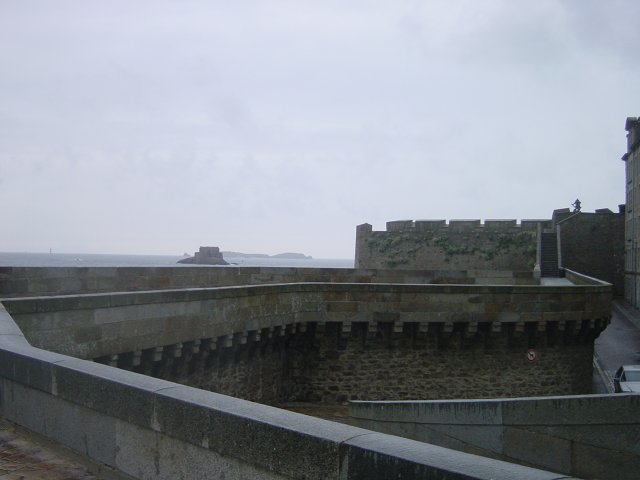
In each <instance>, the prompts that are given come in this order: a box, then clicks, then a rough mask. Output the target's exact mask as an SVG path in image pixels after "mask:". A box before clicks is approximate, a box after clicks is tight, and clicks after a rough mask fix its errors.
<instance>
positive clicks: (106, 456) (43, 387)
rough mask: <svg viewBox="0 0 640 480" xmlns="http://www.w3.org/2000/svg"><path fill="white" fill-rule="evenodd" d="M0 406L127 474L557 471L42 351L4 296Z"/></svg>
mask: <svg viewBox="0 0 640 480" xmlns="http://www.w3.org/2000/svg"><path fill="white" fill-rule="evenodd" d="M0 415H2V416H3V417H4V418H6V419H8V420H10V421H12V422H15V423H17V424H19V425H22V426H24V427H26V428H28V429H30V430H32V431H34V432H37V433H39V434H41V435H44V436H46V437H48V438H49V439H51V440H54V441H56V442H59V443H61V444H63V445H66V446H67V447H69V448H71V449H73V450H75V451H76V452H78V453H80V454H84V455H87V456H88V457H90V458H91V459H93V460H95V461H97V462H101V463H103V464H105V465H108V466H110V467H112V468H114V469H116V470H117V471H118V472H120V473H123V474H126V475H129V476H131V477H132V478H136V479H148V478H155V479H160V480H164V479H167V480H168V479H175V478H189V479H193V480H200V479H202V480H204V479H207V478H226V479H227V480H239V479H249V478H251V479H256V478H259V479H265V480H273V479H279V478H306V479H310V480H315V479H337V478H341V479H352V480H359V479H363V480H364V479H370V478H406V479H412V478H416V479H417V478H439V479H442V480H457V479H460V478H462V477H464V478H466V479H470V480H473V479H477V480H488V479H494V480H507V479H513V478H527V479H529V480H553V479H557V478H558V477H557V474H554V473H551V472H545V471H542V470H535V469H531V468H527V467H521V466H517V465H512V464H508V463H505V462H500V461H497V460H490V459H485V458H481V457H477V456H473V455H468V454H464V453H460V452H455V451H452V450H448V449H445V448H441V447H436V446H433V445H428V444H425V443H421V442H416V441H412V440H408V439H402V438H398V437H393V436H389V435H384V434H380V433H375V432H372V431H369V430H364V429H360V428H355V427H350V426H346V425H341V424H337V423H333V422H328V421H324V420H320V419H316V418H312V417H308V416H305V415H299V414H296V413H292V412H287V411H283V410H279V409H276V408H272V407H268V406H266V405H260V404H256V403H251V402H247V401H244V400H240V399H237V398H232V397H227V396H224V395H218V394H215V393H211V392H205V391H202V390H198V389H194V388H191V387H187V386H182V385H178V384H175V383H171V382H167V381H164V380H160V379H155V378H150V377H147V376H144V375H139V374H136V373H133V372H128V371H124V370H120V369H116V368H112V367H110V366H107V365H101V364H97V363H94V362H90V361H86V360H80V359H76V358H71V357H69V356H65V355H61V354H58V353H52V352H48V351H44V350H41V349H38V348H35V347H32V346H31V345H29V343H28V341H27V340H26V339H25V337H24V336H23V334H22V332H21V330H20V328H19V327H18V326H17V325H16V324H15V322H14V321H13V319H12V318H11V317H10V316H9V314H8V313H7V312H6V311H5V309H4V307H2V305H0ZM71 419H73V421H71Z"/></svg>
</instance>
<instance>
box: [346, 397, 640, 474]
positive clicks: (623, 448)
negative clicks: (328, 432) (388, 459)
mask: <svg viewBox="0 0 640 480" xmlns="http://www.w3.org/2000/svg"><path fill="white" fill-rule="evenodd" d="M349 412H350V418H351V421H352V424H354V425H357V426H359V427H363V428H368V429H372V430H376V431H379V432H384V433H387V434H392V435H399V436H403V437H407V438H411V439H414V440H419V441H423V442H427V443H431V444H435V445H440V446H443V447H447V448H453V449H456V450H460V451H465V452H468V453H476V454H481V455H485V456H492V457H497V458H501V459H503V460H508V461H515V462H524V463H527V464H530V465H536V466H538V467H540V468H548V469H550V470H553V471H557V472H561V473H563V474H565V475H575V476H581V477H585V478H616V479H619V480H632V479H636V478H637V475H638V471H637V465H638V464H639V462H640V444H639V443H638V438H637V432H638V429H639V428H640V413H639V412H640V396H638V395H630V394H629V395H624V394H622V395H583V396H565V397H539V398H518V399H491V400H473V401H464V400H447V401H412V402H351V404H350V407H349Z"/></svg>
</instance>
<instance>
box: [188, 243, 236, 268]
mask: <svg viewBox="0 0 640 480" xmlns="http://www.w3.org/2000/svg"><path fill="white" fill-rule="evenodd" d="M178 263H190V264H196V265H229V263H228V262H226V261H225V259H224V258H222V253H220V248H218V247H200V250H199V251H197V252H195V254H194V256H193V257H189V258H183V259H182V260H178Z"/></svg>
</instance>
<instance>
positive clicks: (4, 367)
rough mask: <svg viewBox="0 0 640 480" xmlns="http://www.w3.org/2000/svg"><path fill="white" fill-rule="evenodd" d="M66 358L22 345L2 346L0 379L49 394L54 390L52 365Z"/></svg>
mask: <svg viewBox="0 0 640 480" xmlns="http://www.w3.org/2000/svg"><path fill="white" fill-rule="evenodd" d="M68 358H69V357H65V356H64V355H59V354H57V353H52V352H48V351H46V350H40V349H38V348H34V347H31V346H28V345H24V344H18V343H13V344H11V345H6V346H5V345H3V346H2V348H0V377H4V378H7V379H9V380H11V381H15V382H19V383H23V384H24V385H26V386H28V387H31V388H34V389H37V390H42V391H44V392H48V393H51V392H52V391H53V390H54V387H53V376H52V375H53V374H52V368H53V365H54V364H55V363H56V362H61V361H63V360H65V359H68Z"/></svg>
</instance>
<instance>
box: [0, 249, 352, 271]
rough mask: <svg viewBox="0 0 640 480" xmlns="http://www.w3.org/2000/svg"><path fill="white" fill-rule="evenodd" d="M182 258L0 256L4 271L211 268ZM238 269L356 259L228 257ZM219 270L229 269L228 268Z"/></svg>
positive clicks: (343, 264)
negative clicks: (12, 269) (100, 268)
mask: <svg viewBox="0 0 640 480" xmlns="http://www.w3.org/2000/svg"><path fill="white" fill-rule="evenodd" d="M183 258H185V257H184V256H179V255H112V254H99V253H22V252H0V267H203V268H207V267H209V268H210V267H211V266H209V265H188V264H182V263H177V262H178V260H181V259H183ZM224 259H225V260H226V261H227V262H229V263H230V264H231V266H238V267H307V268H353V263H354V262H353V259H352V258H350V259H345V258H339V259H330V258H279V257H278V258H274V257H237V258H235V257H227V256H225V257H224ZM219 268H225V267H224V266H222V267H219Z"/></svg>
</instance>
